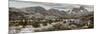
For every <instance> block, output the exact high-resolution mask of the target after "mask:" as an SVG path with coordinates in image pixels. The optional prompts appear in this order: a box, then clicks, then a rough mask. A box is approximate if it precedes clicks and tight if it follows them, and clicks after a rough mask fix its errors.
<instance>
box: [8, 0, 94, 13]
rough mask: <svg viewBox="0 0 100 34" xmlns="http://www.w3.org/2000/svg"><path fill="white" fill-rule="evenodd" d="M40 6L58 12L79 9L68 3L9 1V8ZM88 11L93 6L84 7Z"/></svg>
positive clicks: (75, 5) (77, 5)
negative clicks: (57, 10)
mask: <svg viewBox="0 0 100 34" xmlns="http://www.w3.org/2000/svg"><path fill="white" fill-rule="evenodd" d="M35 6H41V7H44V8H45V9H50V8H55V9H60V10H66V9H71V8H73V7H80V4H68V3H48V2H36V1H20V0H9V7H15V8H25V7H35ZM84 7H86V8H87V9H88V10H89V11H90V10H93V8H94V7H93V5H84Z"/></svg>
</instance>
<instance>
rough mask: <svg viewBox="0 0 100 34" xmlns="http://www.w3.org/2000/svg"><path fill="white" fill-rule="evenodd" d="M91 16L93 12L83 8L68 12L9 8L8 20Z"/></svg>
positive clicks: (36, 7) (39, 7) (39, 8)
mask: <svg viewBox="0 0 100 34" xmlns="http://www.w3.org/2000/svg"><path fill="white" fill-rule="evenodd" d="M89 14H93V11H88V10H87V9H85V8H84V7H83V6H81V7H79V8H72V9H70V10H68V11H64V10H58V9H53V8H52V9H48V10H46V9H45V8H44V7H41V6H35V7H26V8H14V7H9V18H10V19H23V18H32V19H33V18H44V19H48V18H57V17H65V16H71V17H80V16H84V15H89Z"/></svg>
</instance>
